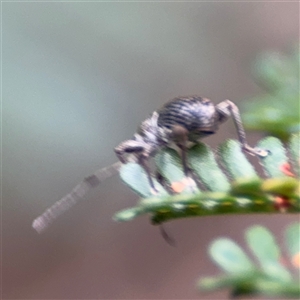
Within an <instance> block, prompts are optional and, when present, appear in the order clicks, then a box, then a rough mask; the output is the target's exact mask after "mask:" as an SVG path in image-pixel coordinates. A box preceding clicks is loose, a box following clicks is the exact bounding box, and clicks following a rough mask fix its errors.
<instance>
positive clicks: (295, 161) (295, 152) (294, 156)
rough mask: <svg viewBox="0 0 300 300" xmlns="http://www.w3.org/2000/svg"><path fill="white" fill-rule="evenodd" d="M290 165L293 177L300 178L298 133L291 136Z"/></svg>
mask: <svg viewBox="0 0 300 300" xmlns="http://www.w3.org/2000/svg"><path fill="white" fill-rule="evenodd" d="M290 152H291V163H292V166H293V171H294V172H295V173H296V174H295V175H296V176H298V177H300V132H299V133H297V134H293V135H292V138H291V140H290Z"/></svg>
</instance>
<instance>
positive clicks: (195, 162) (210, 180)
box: [188, 143, 230, 191]
mask: <svg viewBox="0 0 300 300" xmlns="http://www.w3.org/2000/svg"><path fill="white" fill-rule="evenodd" d="M188 161H189V163H190V165H191V167H192V169H193V170H194V171H195V173H196V174H197V175H198V176H199V178H200V179H201V180H202V182H203V184H204V185H205V186H206V187H207V188H208V189H209V190H210V191H228V189H229V188H230V185H229V182H228V180H227V178H226V176H225V174H224V173H223V172H222V170H221V169H220V167H219V166H218V164H217V162H216V160H215V157H214V154H213V152H212V151H211V149H210V148H209V147H208V146H207V145H205V144H203V143H201V144H198V145H196V146H194V147H192V148H191V149H190V150H189V152H188Z"/></svg>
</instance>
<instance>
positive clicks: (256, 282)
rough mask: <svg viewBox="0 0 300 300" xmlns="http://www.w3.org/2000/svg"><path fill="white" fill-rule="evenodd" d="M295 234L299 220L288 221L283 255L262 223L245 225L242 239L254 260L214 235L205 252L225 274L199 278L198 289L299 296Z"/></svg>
mask: <svg viewBox="0 0 300 300" xmlns="http://www.w3.org/2000/svg"><path fill="white" fill-rule="evenodd" d="M299 238H300V223H295V224H292V225H290V226H289V227H288V228H287V229H286V231H285V244H286V250H287V252H288V259H287V258H285V257H284V255H283V252H284V251H283V250H284V249H283V250H280V246H279V245H278V244H277V242H276V239H275V237H274V236H273V235H272V234H271V232H270V231H268V230H267V229H266V228H264V227H262V226H253V227H251V228H249V229H248V230H247V231H246V233H245V239H246V242H247V244H248V247H249V248H250V249H251V251H252V254H253V255H254V257H255V258H256V261H257V262H258V264H257V263H255V262H254V261H251V259H250V258H249V257H248V255H247V254H246V253H245V251H243V249H242V248H240V247H239V246H238V245H237V244H236V243H235V242H233V241H232V240H230V239H227V238H220V239H217V240H215V241H214V242H213V243H212V244H211V246H210V248H209V254H210V256H211V258H212V259H213V261H215V263H216V264H217V265H218V266H219V267H220V268H221V269H222V270H223V271H224V272H225V275H221V276H218V277H206V278H202V279H201V280H200V281H199V283H198V286H199V288H200V289H201V290H202V291H211V290H216V289H220V288H229V289H230V290H231V295H232V296H234V297H238V296H255V295H259V294H263V295H265V296H276V297H282V296H285V297H289V298H297V299H299V297H300V285H299V271H300V243H299V242H300V241H299ZM293 275H294V276H293ZM293 277H294V278H293Z"/></svg>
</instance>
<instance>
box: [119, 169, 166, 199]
mask: <svg viewBox="0 0 300 300" xmlns="http://www.w3.org/2000/svg"><path fill="white" fill-rule="evenodd" d="M120 176H121V179H122V180H123V182H124V183H125V184H126V185H128V186H129V187H130V188H131V189H133V190H134V191H135V192H136V193H137V194H139V195H140V196H141V197H144V198H146V197H151V196H153V191H151V187H150V185H149V181H148V177H147V175H146V174H145V171H144V169H143V168H142V167H141V166H140V165H139V164H136V163H128V164H125V165H123V166H122V168H121V170H120ZM153 181H154V185H155V188H156V189H157V190H158V191H159V194H160V195H167V192H166V191H165V190H164V188H163V187H162V186H161V185H160V184H159V183H158V182H157V181H156V179H154V178H153Z"/></svg>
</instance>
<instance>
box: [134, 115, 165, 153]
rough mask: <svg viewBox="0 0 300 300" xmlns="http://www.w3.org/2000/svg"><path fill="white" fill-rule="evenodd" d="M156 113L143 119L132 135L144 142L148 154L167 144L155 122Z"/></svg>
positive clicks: (156, 118)
mask: <svg viewBox="0 0 300 300" xmlns="http://www.w3.org/2000/svg"><path fill="white" fill-rule="evenodd" d="M157 120H158V113H157V112H153V114H152V115H151V116H150V117H149V118H147V119H146V120H144V121H143V122H142V123H141V125H140V126H139V128H138V130H137V133H136V134H135V135H134V139H135V140H137V141H140V142H143V143H144V144H145V148H147V149H148V150H147V151H148V153H149V154H153V153H155V152H156V151H157V150H159V149H160V148H162V147H163V146H165V145H166V144H167V142H166V141H164V140H163V139H162V129H161V128H159V127H158V124H157Z"/></svg>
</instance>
